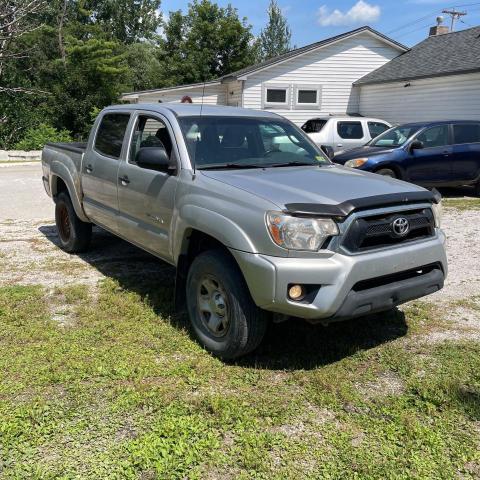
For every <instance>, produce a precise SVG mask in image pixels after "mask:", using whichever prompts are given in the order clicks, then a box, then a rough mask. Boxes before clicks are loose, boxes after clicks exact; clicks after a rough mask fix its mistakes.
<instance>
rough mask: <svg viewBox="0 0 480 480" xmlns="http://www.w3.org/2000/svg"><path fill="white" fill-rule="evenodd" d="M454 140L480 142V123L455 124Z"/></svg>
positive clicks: (458, 142) (456, 142)
mask: <svg viewBox="0 0 480 480" xmlns="http://www.w3.org/2000/svg"><path fill="white" fill-rule="evenodd" d="M453 141H454V143H455V144H462V143H477V142H480V123H464V124H463V125H462V124H459V125H453Z"/></svg>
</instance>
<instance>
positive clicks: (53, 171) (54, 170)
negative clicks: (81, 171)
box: [50, 162, 90, 222]
mask: <svg viewBox="0 0 480 480" xmlns="http://www.w3.org/2000/svg"><path fill="white" fill-rule="evenodd" d="M77 176H78V174H77ZM58 179H61V180H62V181H63V182H64V183H65V185H66V186H67V190H68V194H69V196H70V199H71V200H72V205H73V209H74V210H75V213H76V214H77V217H78V218H80V220H82V221H83V222H90V219H89V218H88V217H87V215H86V214H85V212H84V211H83V207H82V203H81V201H80V198H79V195H78V191H79V188H80V182H79V180H78V181H77V182H75V181H74V179H73V177H72V175H71V172H70V170H69V169H68V168H67V167H66V166H65V165H64V164H63V163H61V162H53V163H52V165H51V167H50V191H51V192H52V197H53V198H55V197H56V195H57V182H58Z"/></svg>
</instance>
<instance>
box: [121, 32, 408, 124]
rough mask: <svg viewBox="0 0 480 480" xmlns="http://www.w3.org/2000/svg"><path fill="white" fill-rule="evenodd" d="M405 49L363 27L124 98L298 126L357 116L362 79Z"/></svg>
mask: <svg viewBox="0 0 480 480" xmlns="http://www.w3.org/2000/svg"><path fill="white" fill-rule="evenodd" d="M407 51H408V49H407V47H405V46H404V45H402V44H400V43H398V42H396V41H394V40H392V39H391V38H388V37H386V36H385V35H382V34H381V33H379V32H377V31H376V30H373V29H372V28H370V27H361V28H358V29H356V30H353V31H351V32H347V33H343V34H341V35H337V36H335V37H332V38H328V39H326V40H322V41H320V42H316V43H313V44H311V45H307V46H305V47H302V48H297V49H295V50H292V51H290V52H288V53H286V54H284V55H281V56H278V57H275V58H272V59H270V60H267V61H265V62H263V63H260V64H257V65H252V66H251V67H247V68H244V69H242V70H239V71H237V72H234V73H232V74H230V75H227V76H225V77H222V78H219V79H218V80H215V81H210V82H207V83H205V84H203V83H199V84H193V85H181V86H177V87H172V88H161V89H155V90H147V91H140V92H131V93H125V94H124V95H123V96H122V100H124V101H128V102H131V103H151V102H160V101H161V102H172V101H173V102H178V101H180V99H181V98H182V97H183V96H185V95H188V96H190V97H191V98H192V100H193V102H194V103H198V102H201V101H202V96H203V102H204V103H205V104H217V105H230V106H239V107H246V108H254V109H268V110H275V111H276V112H278V113H279V114H281V115H283V116H285V117H287V118H288V119H290V120H292V121H294V122H295V123H297V124H302V123H303V122H305V121H306V120H307V119H309V118H312V117H313V116H317V115H322V114H327V115H328V114H332V113H335V114H346V113H358V112H359V108H360V106H359V87H356V86H355V85H354V84H355V82H356V81H358V80H359V79H361V78H362V77H365V75H367V74H369V73H370V72H372V71H374V70H376V69H378V68H379V67H381V66H383V65H385V64H386V63H388V62H389V61H390V60H392V59H393V58H396V57H397V56H398V55H399V54H402V53H405V52H407Z"/></svg>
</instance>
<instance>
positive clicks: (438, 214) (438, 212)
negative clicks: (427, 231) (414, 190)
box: [432, 201, 442, 228]
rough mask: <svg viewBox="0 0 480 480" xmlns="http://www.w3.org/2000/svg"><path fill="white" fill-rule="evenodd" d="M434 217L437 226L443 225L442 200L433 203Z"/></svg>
mask: <svg viewBox="0 0 480 480" xmlns="http://www.w3.org/2000/svg"><path fill="white" fill-rule="evenodd" d="M432 211H433V218H434V219H435V228H440V227H441V225H442V202H441V201H440V202H438V203H432Z"/></svg>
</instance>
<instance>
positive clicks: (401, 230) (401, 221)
mask: <svg viewBox="0 0 480 480" xmlns="http://www.w3.org/2000/svg"><path fill="white" fill-rule="evenodd" d="M392 230H393V233H394V234H395V235H397V236H398V237H404V236H405V235H406V234H407V233H408V232H409V231H410V223H409V222H408V220H407V219H406V218H405V217H398V218H396V219H395V220H394V221H393V222H392Z"/></svg>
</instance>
